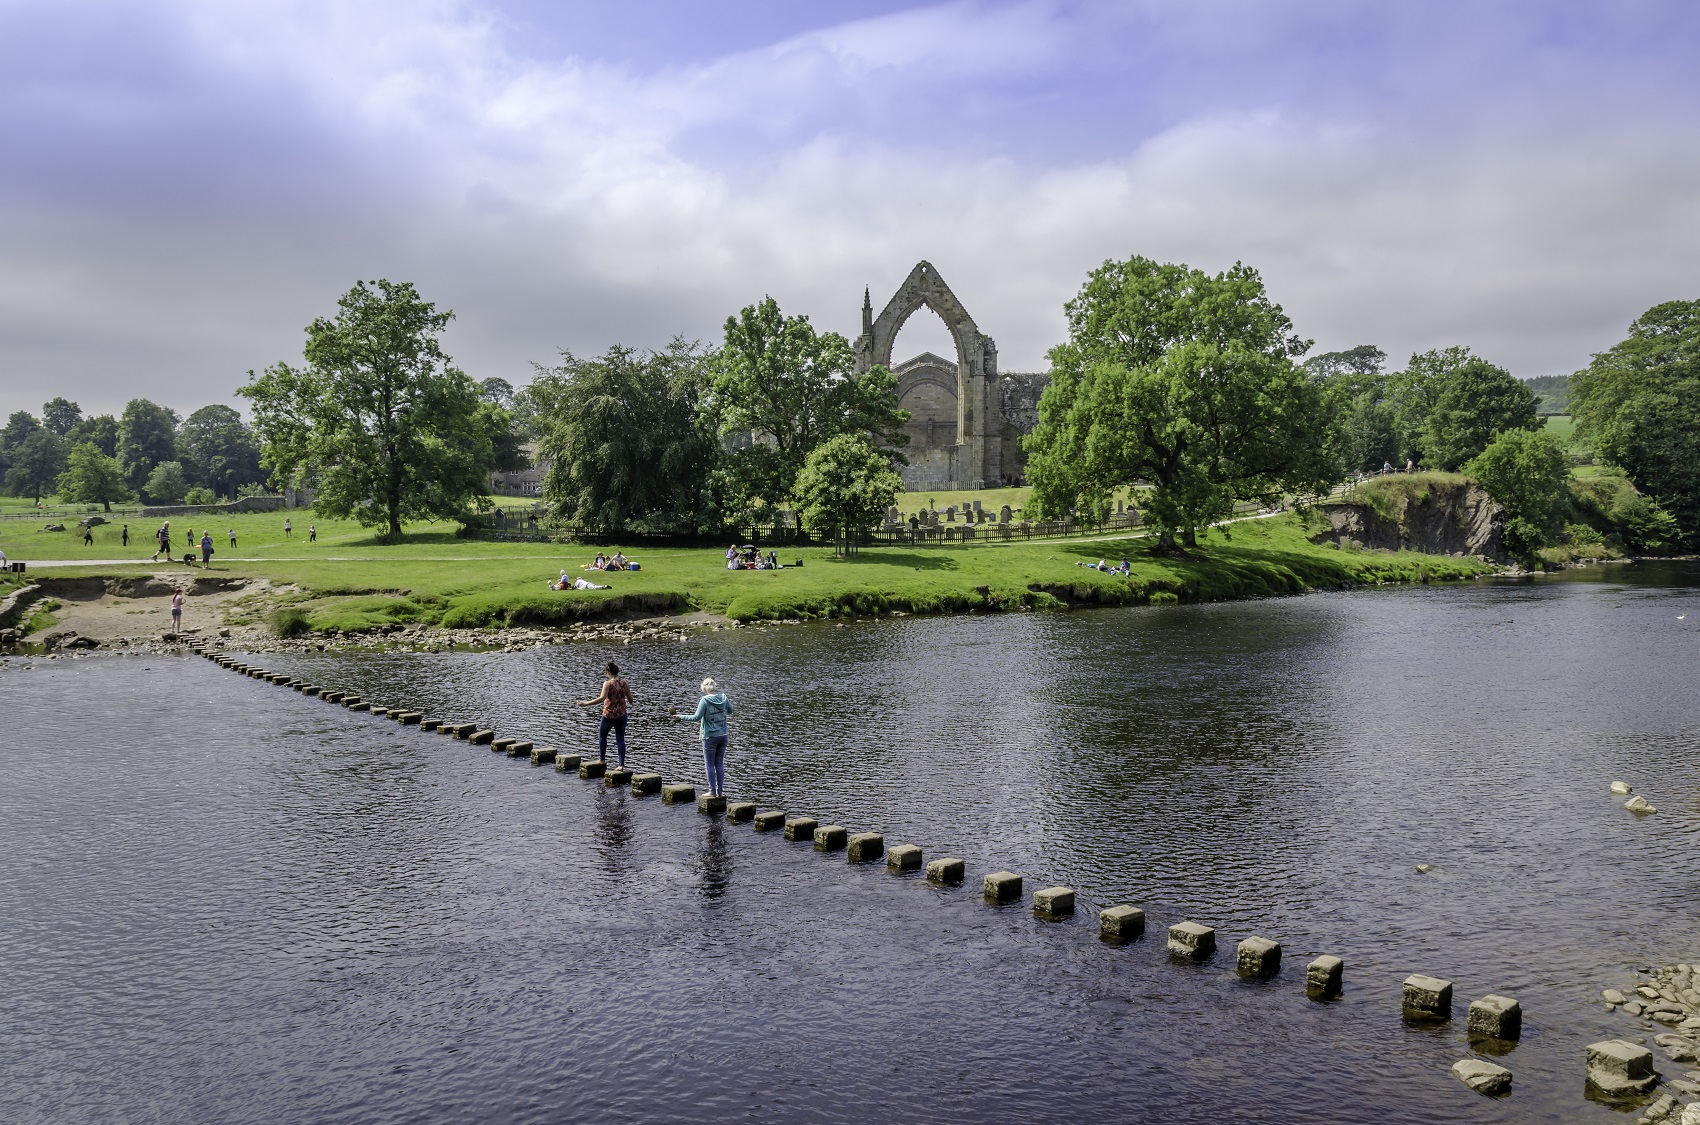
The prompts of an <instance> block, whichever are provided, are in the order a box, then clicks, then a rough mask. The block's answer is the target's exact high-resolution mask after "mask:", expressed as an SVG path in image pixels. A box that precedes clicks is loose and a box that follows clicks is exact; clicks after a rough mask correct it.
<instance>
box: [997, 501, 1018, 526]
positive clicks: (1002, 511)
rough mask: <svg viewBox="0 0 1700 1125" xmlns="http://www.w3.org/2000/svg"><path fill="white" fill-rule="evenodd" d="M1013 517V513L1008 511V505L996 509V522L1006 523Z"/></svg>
mask: <svg viewBox="0 0 1700 1125" xmlns="http://www.w3.org/2000/svg"><path fill="white" fill-rule="evenodd" d="M1014 515H1015V513H1014V512H1012V511H1010V510H1009V505H1008V504H1005V505H1004V506H1003V507H1001V508H999V509H998V522H999V523H1008V522H1009V521H1010V518H1011V517H1012V516H1014Z"/></svg>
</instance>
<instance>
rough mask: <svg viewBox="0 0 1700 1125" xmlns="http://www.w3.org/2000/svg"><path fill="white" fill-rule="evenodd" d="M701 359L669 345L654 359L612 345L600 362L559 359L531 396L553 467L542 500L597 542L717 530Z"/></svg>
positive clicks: (712, 440) (714, 455)
mask: <svg viewBox="0 0 1700 1125" xmlns="http://www.w3.org/2000/svg"><path fill="white" fill-rule="evenodd" d="M707 367H708V363H707V356H706V355H705V354H704V353H703V352H702V351H701V350H700V349H699V348H698V347H697V346H696V345H695V344H689V343H686V342H685V341H684V340H682V339H675V340H674V341H673V342H672V343H671V344H669V345H668V346H667V347H666V348H665V349H664V350H662V351H659V352H639V351H636V350H634V349H632V348H626V347H620V346H615V347H612V348H609V349H608V352H607V354H606V355H604V356H602V357H601V358H599V359H589V360H583V359H578V358H577V357H575V356H573V355H572V354H571V353H567V352H563V353H562V354H561V364H560V366H559V367H555V368H539V369H538V376H537V379H536V380H535V381H534V382H533V383H532V384H531V386H530V387H529V388H527V392H528V394H529V395H530V396H531V397H532V400H533V402H534V403H535V404H536V406H537V411H538V412H537V415H536V417H537V424H538V425H539V427H540V428H541V430H542V433H543V437H542V441H541V442H540V443H539V448H540V450H541V451H542V454H543V456H544V457H546V458H548V459H549V460H550V461H551V462H552V464H551V466H550V469H549V474H548V476H547V477H546V478H545V479H544V481H543V495H544V497H545V499H546V500H547V501H548V502H549V503H550V504H551V505H553V506H554V508H555V510H556V511H557V512H559V513H560V514H561V515H562V516H563V517H564V518H566V519H568V520H570V521H572V522H573V523H576V524H578V525H580V526H581V527H583V528H585V529H586V530H587V531H589V532H591V533H592V534H595V535H617V534H620V533H622V532H626V531H640V532H658V533H663V534H681V533H699V532H703V533H706V532H709V531H718V530H719V529H720V528H721V526H722V524H723V521H722V519H721V515H720V511H721V508H720V503H719V499H718V497H717V496H716V495H715V493H714V489H713V487H712V480H711V478H712V475H713V472H714V469H715V467H716V465H717V464H718V463H719V460H720V452H721V449H720V442H719V440H718V437H717V435H716V433H715V430H714V423H713V419H712V418H710V417H708V416H707V415H706V414H705V413H704V411H703V409H702V406H703V401H704V399H705V397H706V395H707V386H708V372H707Z"/></svg>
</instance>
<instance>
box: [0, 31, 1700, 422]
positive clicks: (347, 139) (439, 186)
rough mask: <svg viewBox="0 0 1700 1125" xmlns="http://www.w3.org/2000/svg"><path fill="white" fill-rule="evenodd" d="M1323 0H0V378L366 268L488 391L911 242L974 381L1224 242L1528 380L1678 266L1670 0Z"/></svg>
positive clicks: (1305, 297)
mask: <svg viewBox="0 0 1700 1125" xmlns="http://www.w3.org/2000/svg"><path fill="white" fill-rule="evenodd" d="M1350 8H1351V9H1352V10H1355V6H1350ZM1347 10H1348V9H1343V8H1339V7H1337V6H1333V5H1327V4H1318V5H1299V6H1297V7H1296V8H1295V9H1293V12H1294V13H1296V14H1290V15H1288V16H1286V17H1282V16H1279V15H1278V14H1272V13H1271V11H1270V9H1269V8H1268V6H1265V5H1249V6H1246V5H1231V4H1222V3H1214V4H1199V5H1189V6H1186V7H1184V8H1182V7H1174V6H1167V5H1145V6H1138V5H1134V6H1129V5H1114V6H1106V7H1099V6H1096V5H1091V4H1073V5H1062V4H1016V5H999V4H970V3H954V4H946V5H940V6H934V7H927V8H921V9H914V10H909V11H901V12H896V13H891V14H885V15H879V16H874V17H870V18H860V19H849V20H845V21H843V22H840V23H837V24H835V25H832V26H823V27H817V28H813V29H809V30H805V31H802V32H799V33H796V34H789V35H785V36H783V37H781V38H779V39H777V40H776V41H774V42H771V43H765V44H761V45H758V46H753V47H743V48H739V49H736V50H732V51H729V52H726V53H723V54H721V55H719V56H717V57H713V58H709V59H707V60H706V61H700V60H699V61H689V62H680V63H676V64H663V65H648V66H644V67H640V66H637V65H633V64H629V63H624V62H617V61H610V60H608V59H606V58H599V57H597V56H596V55H595V54H594V53H593V52H588V51H585V52H581V53H579V54H576V55H574V56H572V57H565V58H562V57H543V56H540V55H539V54H538V53H536V52H528V51H527V50H525V49H524V44H521V43H517V42H516V41H515V39H514V32H513V25H512V23H511V21H509V20H507V19H506V18H504V16H503V14H502V13H501V12H497V11H492V10H490V9H487V8H484V7H480V6H477V5H473V4H468V3H450V2H446V0H427V2H421V3H409V4H398V3H384V4H375V3H367V4H359V3H350V2H344V3H284V2H282V0H255V2H252V3H243V4H228V3H216V2H213V0H183V2H180V3H170V4H158V5H154V6H152V7H150V8H148V9H146V17H145V18H139V17H137V16H136V15H135V10H134V9H133V8H130V7H128V6H117V5H101V4H87V3H83V4H79V3H70V4H66V5H62V6H56V7H55V8H54V9H52V10H51V11H49V10H45V9H34V10H31V11H30V12H29V13H28V18H27V19H26V18H22V17H19V16H17V15H16V14H13V13H8V14H6V15H0V42H3V41H6V40H8V39H9V40H10V41H11V43H12V44H13V46H12V48H10V53H9V54H8V53H7V51H8V49H7V48H4V47H0V64H9V65H6V66H5V67H4V68H3V70H0V146H4V147H3V148H0V151H7V152H10V153H11V154H12V160H13V161H14V165H13V167H12V168H11V169H9V172H10V173H15V174H9V175H8V176H7V177H5V178H4V180H3V181H0V370H3V371H4V372H5V373H6V374H5V378H4V379H0V410H6V411H9V410H12V409H19V408H29V409H34V408H37V407H38V406H39V404H40V403H41V402H42V401H44V400H45V399H46V398H48V397H51V396H52V395H53V394H58V393H67V394H69V395H70V396H71V397H73V398H79V399H80V400H81V401H82V402H83V403H84V405H85V407H93V408H97V409H113V408H115V407H121V406H122V403H123V401H124V400H125V399H127V398H129V397H132V396H133V395H136V394H148V395H150V396H151V397H156V398H158V399H160V400H161V401H164V402H166V403H168V404H169V405H172V406H174V407H176V408H178V409H180V410H183V411H187V410H190V409H193V408H195V407H197V406H199V405H202V404H203V403H205V402H207V401H217V400H223V399H225V398H226V397H227V396H228V395H229V393H230V391H231V390H232V389H233V388H234V386H235V385H237V383H239V382H240V380H241V376H242V372H244V371H246V370H247V369H248V368H257V367H261V366H264V365H265V364H267V363H269V362H272V361H274V360H276V359H281V358H293V357H296V356H298V355H299V350H300V343H301V330H302V328H303V326H304V325H306V324H307V322H308V321H309V320H310V319H311V318H312V317H313V316H315V315H322V314H324V313H326V312H327V311H329V310H330V309H331V308H332V307H333V306H334V302H335V298H336V296H337V295H338V294H339V293H340V292H341V291H342V290H344V289H345V288H347V286H348V285H349V284H351V283H352V282H353V280H355V279H356V278H371V277H378V276H389V277H395V278H407V279H410V280H413V281H415V282H416V283H418V284H419V285H420V287H421V289H422V290H423V291H424V292H425V293H426V294H427V296H429V297H431V298H433V299H435V300H437V301H438V302H439V304H441V305H443V306H446V307H452V308H453V309H455V310H456V312H457V314H458V318H457V320H456V322H455V324H454V326H453V328H452V329H451V332H450V336H449V340H448V345H449V348H450V350H451V352H452V353H453V354H454V355H455V356H456V357H457V358H458V359H459V360H460V362H461V363H462V365H463V366H465V367H467V368H468V369H469V370H470V371H472V372H473V373H474V374H475V375H478V376H480V377H482V376H484V375H502V376H504V377H507V378H509V379H513V380H523V379H524V378H525V377H526V375H527V374H528V372H529V362H530V361H533V360H539V361H546V360H548V359H550V358H551V357H552V355H553V354H554V351H555V349H556V348H558V347H570V348H572V349H573V350H575V351H578V352H581V353H583V352H596V351H600V350H602V349H603V348H606V347H607V346H609V345H610V344H613V343H628V344H635V345H640V346H641V345H651V346H655V345H659V344H661V343H664V342H665V340H666V339H667V338H668V337H670V336H671V335H672V334H674V333H675V332H682V333H684V334H686V335H688V336H693V337H700V338H704V339H712V338H714V337H715V336H716V335H717V333H718V327H719V324H720V322H721V321H722V320H723V319H724V318H725V316H726V315H727V314H728V313H730V312H731V311H733V310H734V309H736V308H737V307H739V306H740V305H743V304H746V303H749V302H752V301H754V300H757V299H759V298H760V297H761V296H762V295H763V294H764V293H771V294H773V295H774V296H775V297H776V298H778V299H779V301H780V303H781V305H782V306H783V307H785V308H786V309H788V310H790V311H798V312H806V313H809V314H810V315H811V316H812V318H813V319H814V320H815V322H816V323H817V324H819V325H821V326H822V327H827V328H834V329H837V330H840V331H843V332H846V333H854V332H855V331H856V330H857V326H858V321H859V310H860V301H861V290H862V286H863V285H864V284H869V285H871V286H872V288H873V292H874V298H875V301H876V303H878V302H879V301H881V300H883V298H884V296H885V295H886V294H888V293H889V292H890V291H891V289H892V288H893V287H894V286H895V285H896V284H897V283H898V281H900V280H901V278H902V277H903V275H904V274H905V273H907V271H908V269H909V268H910V266H912V265H913V264H914V262H915V261H916V260H917V259H920V258H927V259H929V260H931V261H932V262H933V263H934V264H935V265H937V266H938V267H939V269H940V270H941V271H942V273H943V274H944V276H945V277H946V278H947V279H948V280H949V282H950V283H951V285H952V286H953V288H954V289H955V290H956V292H957V293H958V295H959V296H960V297H961V298H962V299H963V301H964V302H965V303H966V304H967V306H968V308H969V310H970V311H971V313H972V314H973V315H974V317H975V318H976V320H977V321H978V322H979V324H980V326H981V328H982V329H983V330H984V331H986V332H988V333H990V334H992V335H994V336H995V337H996V338H997V339H998V341H999V345H1000V359H1001V362H1002V363H1003V365H1004V367H1005V368H1006V369H1009V370H1020V369H1028V370H1031V369H1035V368H1038V367H1040V366H1042V364H1043V355H1044V352H1045V349H1046V348H1047V347H1049V346H1050V345H1051V344H1053V343H1055V342H1056V341H1057V340H1058V339H1059V337H1060V334H1061V332H1062V314H1061V306H1062V303H1063V302H1064V301H1065V300H1067V299H1068V297H1070V296H1071V295H1072V294H1073V292H1074V291H1075V290H1076V289H1077V288H1078V286H1079V285H1080V283H1081V281H1082V280H1083V279H1084V276H1085V274H1086V272H1087V271H1088V270H1090V269H1091V268H1092V267H1094V266H1096V265H1097V264H1098V263H1099V262H1101V261H1103V260H1104V259H1106V258H1112V257H1125V256H1127V255H1129V254H1133V253H1142V254H1147V255H1150V256H1153V257H1158V258H1163V259H1172V260H1182V261H1187V262H1190V263H1192V264H1194V265H1198V266H1200V267H1203V268H1208V269H1212V270H1214V269H1221V268H1225V267H1226V266H1228V265H1230V264H1232V263H1233V262H1234V261H1236V260H1244V261H1246V262H1248V263H1249V264H1252V265H1254V266H1256V267H1258V268H1259V269H1261V270H1262V271H1263V273H1264V276H1265V278H1266V280H1267V281H1268V283H1269V285H1270V288H1271V291H1272V293H1273V295H1274V296H1275V298H1276V299H1277V300H1279V301H1281V302H1282V303H1283V304H1284V305H1285V306H1286V307H1287V310H1288V312H1289V313H1290V314H1291V315H1292V316H1293V317H1294V319H1295V321H1296V322H1297V325H1298V328H1299V330H1300V331H1301V332H1303V333H1305V334H1307V335H1310V336H1314V337H1316V338H1317V340H1318V344H1319V347H1323V348H1334V347H1342V346H1349V345H1351V344H1356V343H1362V342H1374V343H1377V344H1380V345H1381V346H1382V347H1384V348H1386V349H1387V350H1388V351H1389V352H1390V353H1392V354H1394V355H1395V356H1398V355H1401V354H1403V353H1407V352H1409V351H1412V350H1419V349H1422V348H1427V347H1432V346H1438V345H1443V344H1448V343H1455V342H1462V343H1468V344H1471V345H1472V346H1474V347H1475V348H1476V350H1477V351H1478V352H1480V353H1482V354H1484V355H1487V356H1489V357H1490V358H1492V359H1494V360H1496V361H1497V362H1501V363H1504V364H1507V365H1508V366H1510V367H1511V368H1512V369H1513V370H1514V371H1516V372H1518V373H1519V374H1525V375H1533V374H1544V373H1550V372H1554V371H1565V370H1570V369H1573V368H1574V367H1576V366H1578V365H1579V364H1581V363H1583V362H1585V361H1586V358H1587V355H1588V353H1589V352H1591V351H1594V350H1598V349H1599V348H1602V347H1604V346H1607V345H1609V344H1610V343H1611V342H1612V341H1613V340H1615V339H1617V338H1618V337H1619V336H1620V335H1621V333H1622V330H1623V328H1624V326H1625V325H1626V324H1627V322H1628V321H1629V320H1630V319H1631V318H1633V317H1634V316H1635V315H1636V314H1638V313H1639V312H1640V311H1641V310H1642V309H1644V308H1646V307H1647V306H1649V305H1651V304H1653V303H1655V302H1656V301H1659V300H1665V299H1670V298H1673V297H1690V296H1700V292H1696V290H1697V289H1700V286H1697V285H1696V278H1695V274H1694V270H1693V267H1692V264H1691V263H1693V262H1694V261H1696V260H1700V255H1697V253H1696V252H1697V251H1700V208H1696V206H1695V203H1696V201H1697V197H1700V155H1697V154H1700V146H1696V145H1695V144H1694V141H1695V140H1696V137H1695V132H1696V127H1695V125H1694V124H1693V122H1694V121H1695V117H1694V115H1693V113H1692V112H1691V111H1692V109H1693V108H1694V106H1693V102H1694V97H1693V95H1694V90H1693V88H1692V86H1693V83H1692V80H1690V79H1686V78H1684V77H1682V75H1683V74H1685V73H1686V72H1685V71H1682V70H1681V69H1680V68H1678V69H1677V70H1674V71H1673V70H1672V69H1671V67H1672V66H1673V65H1674V64H1672V63H1671V62H1670V60H1671V59H1672V58H1680V57H1683V52H1682V51H1681V50H1679V49H1678V48H1679V46H1680V44H1674V45H1673V43H1671V42H1670V40H1672V39H1675V40H1681V39H1682V38H1683V36H1685V35H1688V34H1689V31H1690V30H1691V27H1692V25H1691V24H1683V23H1681V22H1680V21H1678V23H1677V24H1675V25H1672V27H1674V31H1673V30H1672V27H1667V28H1666V32H1667V34H1666V35H1665V36H1664V39H1663V40H1662V41H1659V42H1656V43H1649V39H1648V33H1647V32H1646V30H1645V28H1643V26H1642V24H1641V23H1639V22H1635V21H1631V22H1630V23H1628V24H1625V25H1623V26H1617V25H1613V26H1611V27H1606V28H1604V29H1603V30H1602V29H1601V28H1599V27H1597V26H1590V27H1583V28H1580V29H1578V28H1570V29H1569V30H1566V29H1564V28H1560V29H1559V30H1558V31H1553V30H1552V28H1551V26H1550V21H1549V22H1547V23H1542V22H1540V20H1536V18H1535V17H1534V16H1529V17H1527V19H1525V20H1524V22H1523V23H1517V22H1516V21H1512V22H1511V23H1509V24H1500V25H1492V26H1488V25H1484V24H1483V23H1482V22H1481V20H1480V19H1479V18H1477V17H1474V16H1471V17H1469V20H1468V21H1466V23H1464V24H1460V23H1458V22H1457V21H1458V20H1464V18H1465V17H1463V16H1455V17H1446V16H1444V14H1443V15H1439V16H1434V15H1431V17H1430V18H1429V19H1427V20H1426V21H1421V20H1415V18H1414V17H1412V16H1411V14H1410V13H1411V12H1412V11H1413V9H1409V8H1399V6H1392V7H1391V9H1390V10H1391V11H1392V12H1393V14H1392V15H1391V16H1388V17H1387V18H1385V19H1378V20H1377V21H1370V22H1365V21H1364V20H1363V19H1359V18H1357V17H1355V16H1354V17H1353V19H1347V18H1345V16H1344V15H1342V14H1341V13H1342V12H1344V11H1347ZM1424 10H1425V11H1426V12H1429V13H1434V12H1439V11H1442V9H1440V8H1436V7H1434V6H1425V9H1424ZM1548 10H1549V9H1547V8H1542V9H1541V12H1543V13H1544V12H1546V11H1548ZM1551 10H1554V11H1559V12H1560V14H1563V12H1564V11H1565V10H1566V9H1565V8H1564V6H1563V5H1557V6H1553V7H1552V9H1551ZM1572 10H1573V9H1572ZM107 17H110V20H109V21H108V20H107ZM1448 18H1452V19H1453V21H1454V22H1453V23H1452V24H1451V25H1448V24H1447V19H1448ZM1541 18H1542V19H1545V17H1544V16H1542V17H1541ZM1354 20H1356V22H1354ZM1531 20H1533V21H1534V22H1530V21H1531ZM8 24H9V26H8ZM1448 26H1452V27H1454V28H1457V27H1460V26H1467V27H1468V28H1469V30H1470V32H1471V35H1470V37H1469V41H1468V42H1467V43H1462V44H1460V43H1454V42H1452V41H1451V40H1449V39H1448V37H1447V35H1446V34H1445V33H1446V29H1447V27H1448ZM89 27H108V28H112V29H114V30H112V31H111V32H109V34H108V35H106V36H104V37H103V36H99V35H97V36H93V37H92V38H91V37H89V36H87V35H85V34H84V33H83V32H84V29H87V28H89ZM1212 27H1216V28H1218V29H1226V30H1225V31H1224V34H1222V35H1220V36H1218V37H1216V38H1214V39H1213V38H1212V36H1211V34H1210V29H1211V28H1212ZM1531 29H1535V30H1540V32H1541V34H1540V35H1535V34H1533V31H1531ZM1227 30H1231V32H1232V33H1231V34H1228V33H1226V31H1227ZM1323 30H1326V31H1328V32H1329V34H1327V35H1324V34H1322V31H1323ZM8 31H9V32H11V34H10V35H8V34H6V33H7V32H8ZM749 35H750V36H755V37H756V38H758V39H759V35H757V33H756V32H755V31H751V32H749ZM1519 35H1522V39H1519ZM1402 36H1403V37H1408V39H1409V40H1410V41H1409V42H1407V41H1406V38H1402ZM1588 44H1592V46H1589V45H1588ZM1118 61H1119V63H1120V66H1119V67H1118V65H1117V63H1118ZM1489 64H1492V65H1489ZM1626 74H1632V75H1633V77H1632V78H1625V79H1624V80H1623V81H1617V79H1618V78H1622V77H1623V76H1624V75H1626ZM1673 75H1674V76H1673ZM1248 76H1249V77H1248ZM1607 79H1611V81H1607ZM6 106H10V107H11V108H10V109H9V110H8V109H6V108H4V107H6ZM1082 138H1086V139H1082ZM917 338H918V339H921V340H922V341H923V342H922V343H921V344H920V345H919V346H932V345H930V344H927V343H925V338H926V333H925V331H924V330H923V331H921V332H920V333H919V335H918V337H917ZM902 346H905V347H907V346H908V337H907V335H906V337H905V340H904V341H903V342H902ZM916 350H918V347H917V349H916ZM935 350H936V348H935Z"/></svg>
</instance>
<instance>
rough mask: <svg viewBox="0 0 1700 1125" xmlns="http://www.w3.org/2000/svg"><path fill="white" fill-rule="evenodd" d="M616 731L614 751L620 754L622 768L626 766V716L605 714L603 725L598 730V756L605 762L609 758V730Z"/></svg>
mask: <svg viewBox="0 0 1700 1125" xmlns="http://www.w3.org/2000/svg"><path fill="white" fill-rule="evenodd" d="M609 731H613V732H614V752H615V753H617V754H619V756H620V768H621V769H625V768H626V716H624V715H604V716H602V726H601V728H600V729H599V730H597V732H596V756H597V757H598V758H600V759H602V760H603V761H604V762H606V761H607V760H608V732H609Z"/></svg>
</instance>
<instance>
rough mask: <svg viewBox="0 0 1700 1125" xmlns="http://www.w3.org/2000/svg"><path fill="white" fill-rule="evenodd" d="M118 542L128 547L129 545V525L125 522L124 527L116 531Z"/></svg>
mask: <svg viewBox="0 0 1700 1125" xmlns="http://www.w3.org/2000/svg"><path fill="white" fill-rule="evenodd" d="M118 543H119V545H120V546H123V547H128V546H129V545H130V525H129V524H125V525H124V529H123V530H122V531H120V532H119V533H118Z"/></svg>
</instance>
